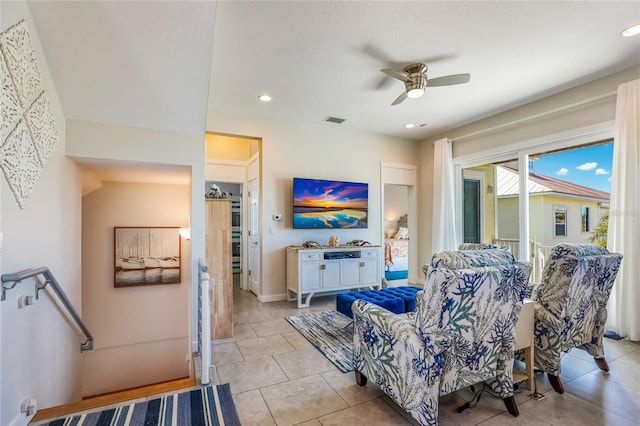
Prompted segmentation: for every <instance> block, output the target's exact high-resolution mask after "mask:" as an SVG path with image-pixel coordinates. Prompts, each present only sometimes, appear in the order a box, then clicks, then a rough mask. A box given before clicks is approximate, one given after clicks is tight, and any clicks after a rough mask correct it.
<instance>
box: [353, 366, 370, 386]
mask: <svg viewBox="0 0 640 426" xmlns="http://www.w3.org/2000/svg"><path fill="white" fill-rule="evenodd" d="M355 373H356V383H357V384H359V385H360V386H364V385H366V384H367V376H365V375H364V374H362V373H361V372H359V371H358V370H355Z"/></svg>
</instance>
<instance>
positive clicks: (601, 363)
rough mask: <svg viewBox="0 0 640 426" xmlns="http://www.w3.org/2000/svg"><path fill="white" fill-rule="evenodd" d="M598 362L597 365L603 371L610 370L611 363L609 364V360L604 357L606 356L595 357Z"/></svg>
mask: <svg viewBox="0 0 640 426" xmlns="http://www.w3.org/2000/svg"><path fill="white" fill-rule="evenodd" d="M593 360H594V361H595V362H596V365H597V366H598V368H599V369H600V370H602V371H609V364H607V360H606V359H604V357H602V358H594V359H593Z"/></svg>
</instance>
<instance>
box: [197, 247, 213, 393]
mask: <svg viewBox="0 0 640 426" xmlns="http://www.w3.org/2000/svg"><path fill="white" fill-rule="evenodd" d="M198 283H199V285H198V295H199V297H198V299H199V303H198V311H199V315H198V346H199V349H200V364H201V373H200V381H201V382H202V384H203V385H206V384H209V382H210V381H211V307H210V305H209V289H210V288H211V279H210V278H209V270H208V268H207V267H206V266H205V265H204V261H203V260H202V259H200V260H199V261H198Z"/></svg>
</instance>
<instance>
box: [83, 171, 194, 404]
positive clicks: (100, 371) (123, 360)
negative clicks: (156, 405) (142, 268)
mask: <svg viewBox="0 0 640 426" xmlns="http://www.w3.org/2000/svg"><path fill="white" fill-rule="evenodd" d="M190 207H191V206H190V187H189V186H181V185H158V184H140V183H121V182H105V183H104V185H103V186H102V187H101V188H100V189H98V190H96V191H94V192H92V193H91V194H89V195H87V196H85V197H84V198H83V200H82V247H83V249H82V283H83V285H82V306H83V317H84V319H85V321H86V323H87V325H88V327H89V329H90V330H92V332H93V333H94V340H95V343H94V348H95V349H94V350H93V351H91V352H87V353H85V354H84V355H83V360H82V361H83V369H82V371H83V374H82V394H83V396H89V395H96V394H102V393H106V392H112V391H115V390H120V389H128V388H132V387H136V386H142V385H146V384H151V383H157V382H161V381H166V380H171V379H176V378H181V377H187V376H189V369H188V364H186V363H185V356H186V355H187V354H189V352H190V349H189V345H188V336H189V300H190V299H189V294H190V292H189V283H190V279H191V262H190V256H191V252H190V250H189V242H188V241H186V240H184V239H181V238H180V242H181V251H182V252H181V257H182V262H181V267H182V270H181V277H182V282H181V283H180V284H167V285H152V286H139V287H127V288H114V285H113V252H114V248H113V244H114V241H113V228H114V226H140V227H143V226H184V224H186V223H188V220H189V212H190ZM178 238H179V237H178V231H177V230H176V239H178Z"/></svg>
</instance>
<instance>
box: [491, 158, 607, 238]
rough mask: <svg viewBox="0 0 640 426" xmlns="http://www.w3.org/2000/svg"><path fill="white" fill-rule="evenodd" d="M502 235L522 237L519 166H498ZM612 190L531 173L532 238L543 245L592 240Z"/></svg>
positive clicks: (500, 236)
mask: <svg viewBox="0 0 640 426" xmlns="http://www.w3.org/2000/svg"><path fill="white" fill-rule="evenodd" d="M496 176H497V179H496V180H497V191H496V195H497V199H498V200H497V206H498V207H497V214H498V223H499V226H498V229H497V233H496V234H497V238H499V239H518V197H519V176H518V170H516V169H513V168H510V167H503V166H497V167H496ZM609 197H610V195H609V193H607V192H603V191H599V190H597V189H593V188H587V187H585V186H581V185H577V184H575V183H571V182H567V181H564V180H560V179H556V178H552V177H549V176H544V175H540V174H537V173H529V217H530V219H529V223H530V228H529V232H530V238H531V240H534V241H535V242H537V243H539V244H540V245H542V246H553V245H556V244H558V243H563V242H571V243H589V235H590V234H591V231H592V230H593V228H595V227H596V226H597V225H598V222H599V220H600V217H601V214H602V212H603V211H604V210H606V209H607V208H608V207H609Z"/></svg>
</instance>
